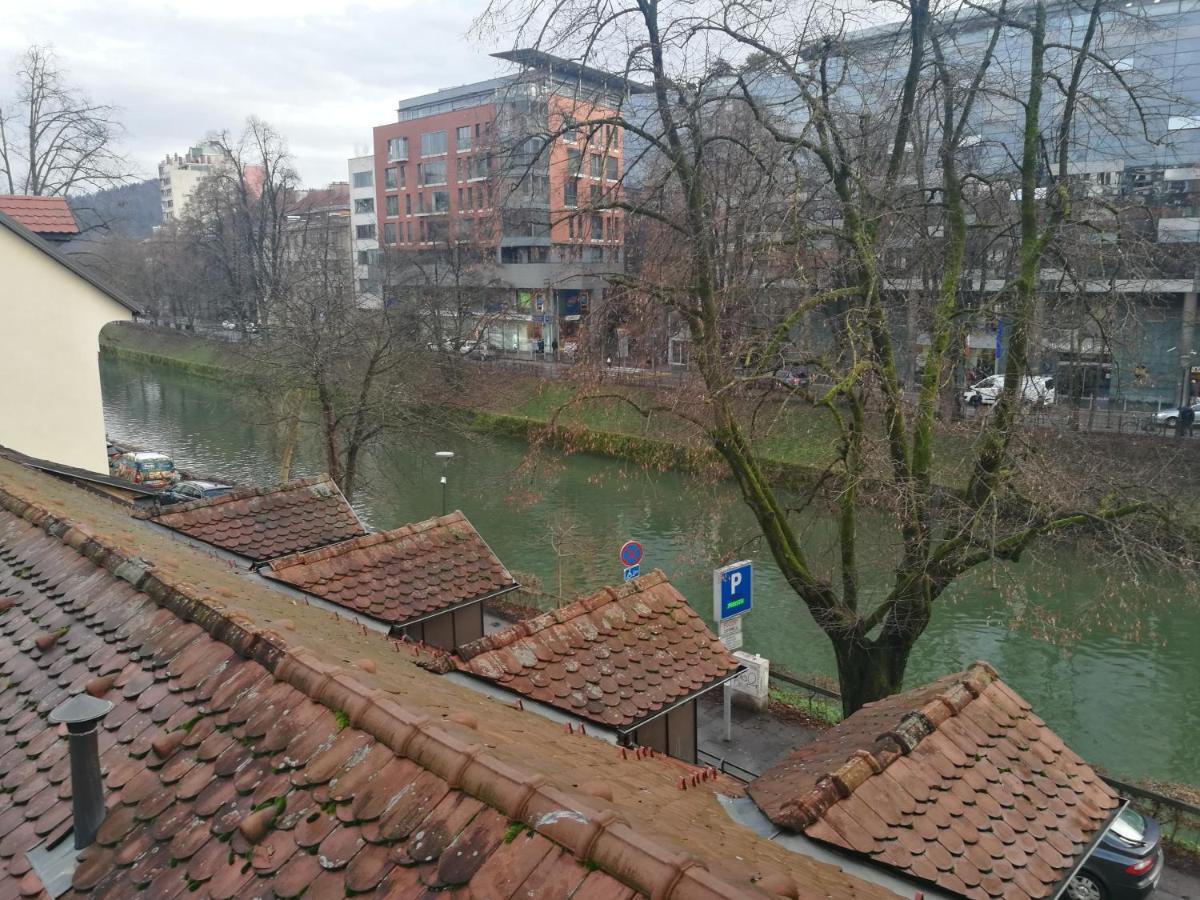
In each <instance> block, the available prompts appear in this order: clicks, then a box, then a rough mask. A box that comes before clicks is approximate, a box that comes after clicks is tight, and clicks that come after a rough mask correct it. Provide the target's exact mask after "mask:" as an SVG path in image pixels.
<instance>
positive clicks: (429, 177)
mask: <svg viewBox="0 0 1200 900" xmlns="http://www.w3.org/2000/svg"><path fill="white" fill-rule="evenodd" d="M417 180H418V182H419V183H420V184H422V185H426V184H445V183H446V161H445V160H442V161H441V162H429V163H421V165H420V166H418V167H417Z"/></svg>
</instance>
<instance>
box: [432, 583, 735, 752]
mask: <svg viewBox="0 0 1200 900" xmlns="http://www.w3.org/2000/svg"><path fill="white" fill-rule="evenodd" d="M660 642H661V646H659V643H660ZM651 644H653V646H648V645H651ZM455 664H456V665H457V666H458V668H459V669H460V670H461V671H463V672H467V673H469V674H471V675H475V676H478V677H479V678H483V679H486V680H488V681H492V682H494V683H496V684H498V685H500V686H501V687H504V688H507V689H508V690H511V691H513V692H515V693H518V694H522V695H524V696H526V697H529V698H531V699H534V700H540V701H541V702H543V703H548V704H550V705H551V706H556V707H558V708H560V709H564V710H566V711H567V712H571V713H574V714H576V715H579V716H581V717H583V718H587V719H591V720H592V721H595V722H599V723H601V724H603V725H609V726H613V727H617V728H628V727H630V726H632V725H634V724H636V723H637V721H638V720H639V719H642V718H645V716H646V715H647V714H649V713H652V712H655V711H657V710H659V709H662V708H663V707H664V706H667V705H669V704H671V703H675V702H677V701H679V700H682V699H684V698H685V697H687V696H688V695H690V694H692V693H694V692H695V691H697V690H699V689H700V688H702V687H703V686H704V685H706V684H710V683H711V682H713V681H715V680H716V679H717V678H719V677H721V676H722V675H727V674H729V673H731V672H733V671H735V670H736V669H737V665H738V663H737V660H736V659H734V658H733V655H732V654H730V652H729V651H728V650H727V649H726V648H725V645H724V644H722V643H721V642H720V641H719V640H718V639H717V637H716V636H715V635H714V634H713V633H712V632H711V631H710V630H709V628H708V626H707V625H705V624H704V621H703V620H702V619H701V618H700V616H699V615H697V614H696V611H695V610H693V609H692V608H691V607H690V606H689V605H688V602H687V600H686V599H685V598H684V596H683V595H682V594H680V593H679V591H677V590H675V588H674V587H672V585H671V584H670V582H668V581H667V579H666V576H665V575H663V573H662V572H660V571H655V572H653V573H650V574H648V575H644V576H642V577H641V578H637V579H635V580H633V581H630V582H627V583H625V584H623V585H621V586H620V587H618V588H605V589H604V590H602V591H599V592H597V593H596V594H593V595H592V596H590V597H585V598H583V599H581V600H576V601H575V602H574V603H571V604H569V605H568V606H564V607H563V608H562V609H556V610H554V611H552V612H548V613H544V614H543V615H540V616H536V617H534V618H532V619H527V620H526V621H524V622H519V623H517V624H516V625H513V626H512V627H510V628H506V629H504V630H502V631H498V632H495V633H494V634H489V635H487V636H485V637H483V638H480V639H479V640H477V641H472V642H471V643H470V644H467V645H465V646H463V647H460V648H459V649H458V651H457V657H456V661H455ZM661 672H669V673H671V674H670V676H669V677H667V678H664V677H663V676H662V675H661V674H660V673H661ZM643 681H644V684H642V682H643ZM634 691H636V692H637V695H636V696H635V695H634ZM623 701H628V702H623Z"/></svg>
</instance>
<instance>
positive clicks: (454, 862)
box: [0, 513, 633, 898]
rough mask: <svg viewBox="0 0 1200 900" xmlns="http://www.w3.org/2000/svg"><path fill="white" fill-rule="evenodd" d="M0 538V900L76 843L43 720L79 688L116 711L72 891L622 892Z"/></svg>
mask: <svg viewBox="0 0 1200 900" xmlns="http://www.w3.org/2000/svg"><path fill="white" fill-rule="evenodd" d="M0 542H2V544H3V548H4V549H3V551H2V552H0V590H2V591H3V592H4V593H5V594H7V595H9V596H10V598H11V606H10V607H9V608H8V609H7V611H6V613H5V615H4V616H3V617H2V618H0V660H2V662H0V672H2V674H3V682H2V684H3V687H2V689H0V728H2V731H0V758H3V760H4V763H5V764H4V767H3V769H2V770H0V771H2V772H3V788H4V790H5V792H6V802H5V803H4V804H3V809H4V811H3V812H2V813H0V882H6V883H7V887H4V886H0V895H3V896H9V891H16V890H19V891H20V892H21V893H22V894H24V895H25V896H32V895H34V894H36V893H37V892H38V891H39V890H40V888H41V884H40V882H39V881H38V878H37V875H36V873H34V872H32V871H31V869H30V863H29V861H28V860H27V858H26V853H27V851H28V850H29V849H31V848H32V847H33V846H35V845H36V844H38V843H39V842H42V841H45V842H46V843H47V844H52V843H53V842H55V841H56V840H57V839H58V838H60V837H62V836H63V835H64V834H65V833H66V832H67V831H68V830H70V828H71V824H72V818H71V803H70V795H71V782H70V759H69V756H68V754H67V742H66V740H65V739H64V738H63V737H62V736H60V734H59V733H58V730H57V729H56V728H54V727H53V726H50V725H48V724H47V721H46V715H47V713H48V712H49V711H50V710H51V709H53V708H54V707H55V706H57V705H58V704H59V703H60V702H61V701H62V700H64V699H65V698H67V697H68V696H71V695H72V694H74V693H76V692H79V691H85V690H86V691H88V692H89V693H92V694H94V695H95V696H99V697H103V698H104V699H107V700H111V701H112V702H113V703H114V704H116V705H115V708H114V709H113V710H112V711H111V712H110V713H109V714H108V715H107V717H106V718H105V719H104V722H103V724H102V730H101V735H100V748H101V763H102V767H103V770H104V773H105V789H106V793H107V798H106V799H107V805H108V815H107V817H106V819H105V821H104V823H103V825H102V826H101V828H100V832H99V834H98V836H97V842H96V844H95V845H93V846H92V847H91V848H90V849H88V850H87V851H86V852H85V853H84V854H83V857H82V860H81V862H80V863H79V865H78V867H77V868H76V870H75V875H74V884H73V888H74V891H73V893H74V894H75V895H78V896H91V897H133V896H147V897H168V896H175V895H182V896H187V892H188V891H189V890H191V891H195V890H199V891H200V892H201V893H200V894H197V896H204V897H229V898H234V897H250V896H264V894H266V893H268V892H270V891H273V896H275V897H295V896H298V895H299V894H300V893H301V891H305V896H307V897H343V896H346V895H349V894H351V893H355V894H357V893H360V892H367V891H370V892H375V893H377V894H378V895H379V896H384V895H386V896H399V897H404V896H409V897H417V896H423V895H424V893H425V891H426V890H428V891H431V892H436V891H439V890H447V889H451V888H469V890H470V891H471V892H472V893H473V895H474V896H479V897H489V898H504V897H512V896H517V895H519V896H522V897H524V896H530V895H533V896H537V895H539V894H538V892H539V891H542V892H546V893H542V894H541V896H555V897H568V896H572V892H575V893H574V896H585V897H586V896H594V897H623V896H626V897H627V896H632V895H633V892H632V891H631V890H630V889H629V888H627V887H625V886H624V885H622V884H621V883H620V882H618V881H616V880H615V879H614V878H612V877H611V876H609V875H607V874H605V873H603V872H599V871H590V870H589V868H588V867H587V866H585V865H584V864H583V862H581V861H580V860H578V859H576V858H575V857H574V856H573V855H572V854H570V853H568V852H567V851H565V850H564V849H563V848H562V847H560V846H558V845H557V844H555V843H554V842H553V841H552V840H550V839H548V838H546V837H544V836H542V835H541V834H538V833H537V832H536V831H522V833H520V834H517V835H515V836H514V835H513V833H512V832H510V831H509V817H508V816H507V815H506V814H503V813H501V812H498V811H497V810H496V809H494V808H492V807H491V806H489V805H488V804H487V803H485V802H483V801H481V800H479V799H476V798H474V797H472V796H470V795H469V794H468V793H466V792H465V791H463V790H461V789H457V788H455V787H453V786H452V785H451V783H450V780H449V779H448V778H447V777H444V776H443V775H440V774H438V773H437V772H436V771H434V770H431V769H430V768H426V767H423V766H422V765H421V764H419V763H418V762H414V761H413V760H412V759H408V758H405V757H403V756H400V755H398V754H397V753H395V752H394V751H393V750H392V749H390V748H389V747H388V746H387V745H386V744H385V743H383V742H381V741H379V740H377V739H376V738H374V737H372V735H370V734H368V733H367V732H365V731H362V730H359V729H358V728H354V727H345V725H344V723H341V722H339V720H338V718H337V716H335V714H334V713H333V712H332V711H331V710H329V709H327V708H326V707H324V706H322V705H320V704H319V703H315V702H313V701H312V700H310V699H309V698H308V697H306V696H305V695H304V694H303V693H301V692H300V691H298V690H297V689H296V688H295V687H293V686H292V685H290V684H288V683H287V682H286V681H282V680H279V679H277V678H276V677H274V676H273V675H272V673H271V672H270V671H268V670H267V669H266V668H265V667H264V666H263V665H261V664H260V663H258V662H256V661H253V660H249V659H243V658H242V657H240V656H239V655H238V654H237V653H236V652H234V650H233V649H232V648H231V647H229V646H227V645H225V644H222V643H220V642H218V641H215V640H213V639H212V638H210V637H209V636H208V634H207V633H206V632H205V631H204V629H202V628H201V627H200V626H199V625H195V624H190V623H188V624H185V623H183V622H182V621H180V620H179V619H178V618H176V617H175V616H174V615H173V614H172V613H171V612H169V611H168V610H165V609H161V608H159V607H158V606H156V605H155V604H154V602H153V601H152V600H150V598H149V597H147V596H146V595H145V594H141V593H139V592H138V591H136V590H135V589H134V588H133V587H132V586H130V585H129V584H127V583H126V582H124V581H121V580H119V579H116V578H112V577H105V576H107V575H108V573H106V572H104V571H103V570H97V569H96V567H95V566H94V565H92V564H91V563H90V562H88V561H87V560H86V559H84V558H82V557H80V556H79V555H78V554H76V553H75V551H73V550H72V549H71V548H70V547H68V546H66V545H65V544H62V543H59V542H58V541H57V540H55V539H54V538H52V537H49V536H47V535H46V534H45V533H43V532H42V531H41V530H39V529H37V528H34V527H33V526H31V525H29V524H27V523H25V522H22V521H21V520H19V519H15V518H14V517H13V516H11V515H9V514H7V513H4V514H2V515H0ZM23 573H24V574H23ZM30 578H32V580H30ZM38 582H41V584H40V585H38ZM6 602H8V601H6ZM63 629H65V630H66V631H65V633H64V634H62V636H61V637H59V638H58V639H57V640H56V641H54V642H53V643H48V642H46V643H43V642H39V639H40V638H41V637H42V636H44V635H55V634H57V633H58V632H59V631H61V630H63ZM47 644H48V645H47ZM414 755H416V754H414ZM13 896H15V894H13Z"/></svg>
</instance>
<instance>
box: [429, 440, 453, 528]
mask: <svg viewBox="0 0 1200 900" xmlns="http://www.w3.org/2000/svg"><path fill="white" fill-rule="evenodd" d="M433 455H434V457H436V458H437V459H440V460H441V461H442V515H443V516H444V515H445V514H446V471H447V466H449V464H450V460H452V459H454V451H453V450H438V451H437V452H436V453H434V454H433Z"/></svg>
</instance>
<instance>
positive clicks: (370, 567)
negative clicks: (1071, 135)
mask: <svg viewBox="0 0 1200 900" xmlns="http://www.w3.org/2000/svg"><path fill="white" fill-rule="evenodd" d="M263 574H264V575H268V576H270V577H272V578H277V579H279V580H280V581H286V582H287V583H288V584H291V585H295V586H296V587H298V588H300V589H301V590H305V591H308V592H309V593H310V594H315V595H316V596H318V597H321V598H322V599H324V600H328V601H329V602H331V603H336V604H338V605H339V606H344V607H346V608H347V609H350V610H354V611H355V612H360V613H364V614H366V615H368V616H371V617H373V618H376V619H379V620H380V621H383V622H390V623H392V624H394V625H400V624H403V623H405V622H410V621H412V620H414V619H417V618H420V617H421V616H424V615H428V614H429V613H434V612H437V611H438V610H442V609H448V608H449V607H451V606H456V605H458V604H461V603H467V602H470V601H472V600H479V599H482V598H483V597H486V596H488V595H489V594H495V593H497V592H499V591H503V590H505V589H507V588H512V587H515V586H516V582H514V581H513V577H512V575H510V574H509V571H508V569H506V568H504V564H503V563H501V562H500V560H499V559H497V558H496V554H494V553H492V551H491V548H489V547H488V545H487V544H485V543H484V541H483V538H481V537H480V536H479V532H477V531H476V530H475V528H474V527H473V526H472V525H471V523H470V522H468V521H467V518H466V516H464V515H463V514H462V513H461V512H458V511H455V512H452V513H450V514H449V515H446V516H441V517H439V518H436V519H428V520H426V521H424V522H417V523H416V524H413V525H403V526H401V527H400V528H393V529H392V530H391V531H381V532H377V533H375V534H368V535H364V536H363V537H360V538H355V539H354V540H352V541H345V542H343V543H341V544H335V545H333V546H331V547H324V548H322V549H320V550H312V551H310V552H308V553H297V554H294V555H292V556H287V557H284V558H283V559H277V560H275V561H274V562H272V563H271V565H270V567H269V568H267V569H264V570H263Z"/></svg>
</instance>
